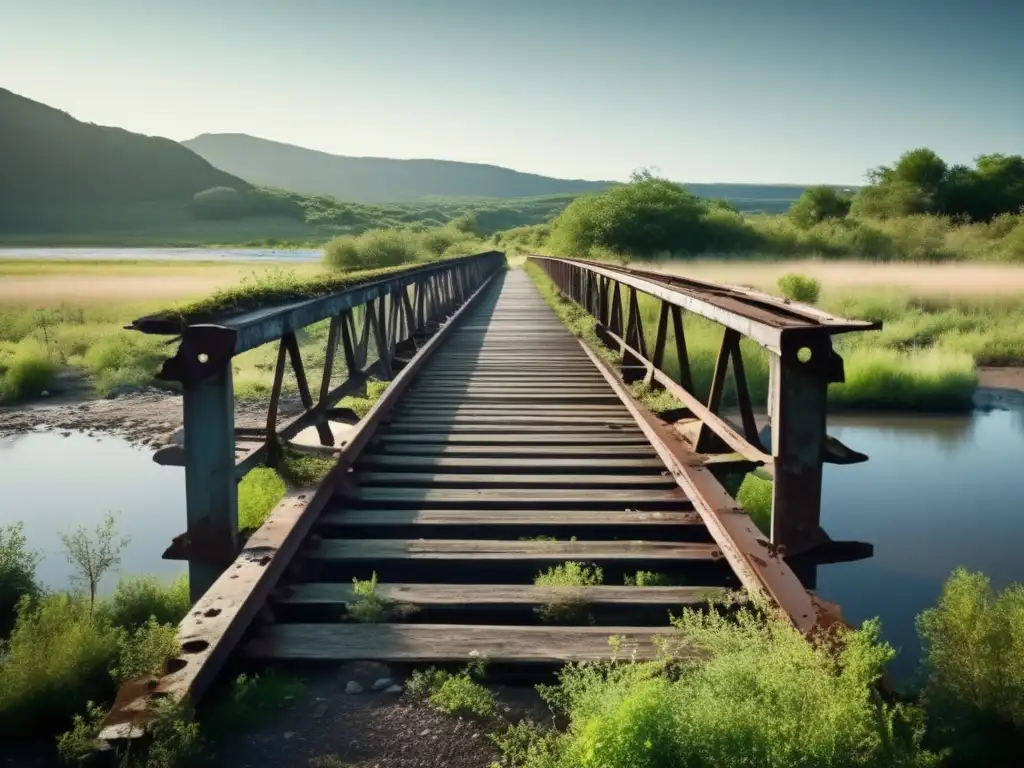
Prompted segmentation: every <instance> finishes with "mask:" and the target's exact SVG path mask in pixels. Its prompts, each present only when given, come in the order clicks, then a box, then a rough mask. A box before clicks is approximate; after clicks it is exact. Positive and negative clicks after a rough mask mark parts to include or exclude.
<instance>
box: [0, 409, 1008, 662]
mask: <svg viewBox="0 0 1024 768" xmlns="http://www.w3.org/2000/svg"><path fill="white" fill-rule="evenodd" d="M829 431H830V432H831V433H832V434H833V435H835V436H836V437H838V438H839V439H840V440H842V441H843V442H844V443H845V444H846V445H848V446H850V447H851V448H854V449H856V450H859V451H863V452H865V453H867V454H868V456H870V461H868V462H867V463H865V464H859V465H853V466H842V467H840V466H828V467H826V475H825V490H824V501H823V518H822V523H823V525H824V526H825V528H826V530H827V531H828V532H829V534H831V536H832V537H833V538H835V539H855V540H861V541H869V542H871V543H873V544H874V545H875V556H874V557H873V558H871V559H869V560H864V561H861V562H857V563H844V564H839V565H826V566H821V567H819V569H818V591H819V592H821V594H822V595H823V596H825V597H826V598H828V599H830V600H833V601H835V602H837V603H839V604H840V605H841V606H842V608H843V613H844V615H845V616H846V617H847V618H848V619H850V620H851V621H854V622H859V621H862V620H864V619H867V618H871V617H873V616H878V617H880V618H881V619H882V623H883V631H884V635H885V637H886V638H887V639H888V640H889V641H890V642H891V643H893V644H894V645H895V646H897V648H899V649H900V651H901V653H900V657H899V658H898V660H897V662H896V664H895V665H894V668H893V670H892V671H893V674H894V677H896V678H897V679H902V680H906V679H907V678H908V676H909V675H910V674H911V673H912V672H913V671H914V669H915V667H916V663H917V657H918V644H917V638H916V635H915V633H914V617H915V616H916V615H917V614H918V613H920V612H921V610H923V609H924V608H926V607H928V606H929V605H931V604H933V603H934V602H935V599H936V598H937V597H938V594H939V591H940V589H941V586H942V583H943V581H944V580H945V579H946V577H947V576H948V575H949V572H950V571H951V570H953V569H954V568H956V567H957V566H965V567H967V568H970V569H975V570H981V571H984V572H985V573H986V574H988V575H989V576H990V577H991V578H992V581H993V582H994V584H995V585H996V586H1005V585H1006V584H1009V583H1010V582H1013V581H1021V582H1024V556H1022V555H1021V544H1020V542H1021V541H1024V503H1022V501H1021V500H1022V499H1024V411H1020V410H1018V411H996V412H992V413H975V414H972V415H964V416H950V417H930V416H923V417H922V416H891V417H884V416H857V417H848V416H834V417H832V418H831V419H830V424H829ZM108 510H113V511H115V512H120V513H121V522H120V526H121V529H122V530H123V531H124V532H125V533H127V534H130V535H131V536H132V541H131V544H130V545H129V546H128V547H127V549H126V550H125V552H124V559H123V562H122V572H123V573H156V574H159V575H162V576H171V575H174V574H176V573H180V572H182V571H183V570H184V567H183V565H182V564H179V563H173V562H169V561H166V560H161V559H160V555H161V553H162V552H163V550H164V548H165V547H167V545H168V544H169V543H170V541H171V538H172V537H173V536H175V535H177V534H179V533H181V532H182V531H183V530H184V526H185V488H184V471H183V470H182V469H181V468H177V467H161V466H158V465H156V464H154V463H153V461H152V459H151V453H150V452H148V451H142V450H137V449H134V448H132V447H131V446H129V445H128V444H127V443H125V442H123V441H121V440H119V439H116V438H102V439H99V440H97V439H96V438H89V437H86V436H84V435H72V436H70V437H66V438H65V437H61V436H60V435H59V434H54V433H47V434H29V435H24V436H20V437H15V438H7V439H3V440H0V524H5V523H11V522H15V521H18V520H21V521H23V522H24V523H25V533H26V535H27V536H28V539H29V542H30V544H31V546H33V547H34V548H36V549H41V550H42V551H43V553H44V555H45V559H44V560H43V561H42V563H41V565H40V576H41V577H42V579H43V580H44V581H45V582H46V583H47V584H48V585H51V586H54V587H59V586H63V585H65V584H66V583H67V579H68V576H69V574H70V568H69V566H68V565H67V563H66V562H65V560H64V558H63V556H62V555H61V553H60V539H59V537H58V532H59V531H62V530H66V529H68V528H69V527H72V526H75V525H79V524H84V525H87V526H94V525H96V524H97V523H99V522H101V521H102V519H103V517H104V515H105V514H106V512H107V511H108ZM113 583H114V579H113V578H109V579H107V583H106V584H105V585H104V586H105V587H106V588H107V590H109V589H110V588H111V587H112V586H113Z"/></svg>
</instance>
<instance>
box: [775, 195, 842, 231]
mask: <svg viewBox="0 0 1024 768" xmlns="http://www.w3.org/2000/svg"><path fill="white" fill-rule="evenodd" d="M850 203H851V198H849V197H848V196H846V195H843V194H841V193H839V192H837V191H836V190H834V189H833V188H832V187H826V186H817V187H808V188H807V189H805V190H804V191H803V193H801V195H800V197H799V199H798V200H797V201H796V202H795V203H793V205H792V206H790V209H789V217H790V218H791V219H793V221H795V222H796V223H797V224H798V225H799V226H801V227H804V228H805V229H806V228H808V227H812V226H814V225H815V224H817V223H818V222H819V221H824V220H825V219H842V218H844V217H845V216H846V214H848V213H849V212H850Z"/></svg>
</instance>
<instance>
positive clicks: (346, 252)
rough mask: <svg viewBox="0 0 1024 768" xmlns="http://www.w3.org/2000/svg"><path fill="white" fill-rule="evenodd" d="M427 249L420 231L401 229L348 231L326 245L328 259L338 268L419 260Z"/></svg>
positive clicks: (326, 260)
mask: <svg viewBox="0 0 1024 768" xmlns="http://www.w3.org/2000/svg"><path fill="white" fill-rule="evenodd" d="M423 252H424V249H423V246H422V245H421V243H420V241H419V239H418V238H417V236H416V234H415V233H413V232H408V231H405V230H401V229H371V230H369V231H367V232H364V233H363V234H361V235H358V236H353V235H344V236H342V237H337V238H335V239H334V240H331V241H330V242H329V243H327V245H325V246H324V261H325V262H326V264H327V265H328V266H329V267H332V268H334V269H343V270H355V269H375V268H377V267H393V266H397V265H399V264H406V263H409V262H413V261H417V260H419V259H420V258H421V255H422V254H423Z"/></svg>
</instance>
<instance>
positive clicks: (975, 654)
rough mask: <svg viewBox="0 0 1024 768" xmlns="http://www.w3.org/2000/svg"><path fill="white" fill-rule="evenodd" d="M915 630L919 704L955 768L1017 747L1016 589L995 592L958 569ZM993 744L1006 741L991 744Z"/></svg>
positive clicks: (1020, 684)
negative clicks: (921, 675)
mask: <svg viewBox="0 0 1024 768" xmlns="http://www.w3.org/2000/svg"><path fill="white" fill-rule="evenodd" d="M917 628H918V634H919V635H920V637H921V640H922V644H923V646H924V654H923V657H922V659H923V665H924V671H925V673H926V676H925V686H924V704H925V707H926V709H927V711H928V713H929V717H930V723H931V724H932V727H933V728H935V730H936V736H937V737H938V738H939V739H941V740H942V741H943V742H945V743H949V744H952V745H953V746H954V753H955V757H956V758H957V760H958V761H959V763H962V764H963V765H972V764H977V762H976V760H977V756H978V755H979V754H991V753H992V752H994V751H996V749H997V747H1003V748H1004V749H1005V750H1006V754H1007V755H1010V754H1011V753H1012V750H1011V748H1012V745H1013V743H1016V745H1017V747H1018V748H1019V745H1020V744H1021V741H1020V739H1022V738H1024V584H1015V585H1013V586H1010V587H1008V588H1007V589H1005V590H1003V591H1002V592H1000V593H996V592H995V591H994V590H993V589H992V585H991V583H990V582H989V580H988V578H987V577H985V576H984V575H982V574H980V573H969V572H967V571H966V570H964V569H958V570H956V571H954V573H953V574H952V575H951V576H950V578H949V580H948V581H947V582H946V584H945V586H944V587H943V590H942V595H941V597H940V598H939V602H938V605H937V606H936V607H934V608H931V609H929V610H926V611H924V613H922V614H921V615H920V616H919V617H918V620H917ZM1013 729H1016V733H1014V731H1013ZM1000 736H1001V737H1002V739H1000V738H999V737H1000ZM999 740H1002V741H1004V742H1009V743H1004V744H1001V745H997V744H996V743H995V742H996V741H999ZM1016 756H1017V757H1018V758H1019V752H1017V755H1016ZM1007 764H1010V763H1009V762H1008V763H1007ZM1014 764H1016V761H1015V760H1014Z"/></svg>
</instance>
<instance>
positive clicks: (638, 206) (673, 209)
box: [549, 175, 706, 256]
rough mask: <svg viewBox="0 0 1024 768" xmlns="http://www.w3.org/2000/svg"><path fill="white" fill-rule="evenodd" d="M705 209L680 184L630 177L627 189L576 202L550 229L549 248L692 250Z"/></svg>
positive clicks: (701, 236)
mask: <svg viewBox="0 0 1024 768" xmlns="http://www.w3.org/2000/svg"><path fill="white" fill-rule="evenodd" d="M704 211H705V208H704V205H703V204H702V203H701V201H700V200H698V198H697V197H695V196H694V195H692V194H691V193H689V192H687V191H686V189H685V188H684V187H683V186H682V185H681V184H676V183H674V182H671V181H668V180H667V179H658V178H654V177H651V176H642V175H641V176H635V177H634V181H633V182H632V183H630V184H624V185H621V186H617V187H611V188H610V189H607V190H605V191H603V192H600V193H598V194H593V195H584V196H582V197H579V198H577V199H576V200H574V201H573V202H572V203H570V204H569V206H568V207H567V208H566V209H565V210H564V211H562V213H560V214H559V215H558V218H556V219H555V220H554V222H553V223H552V225H551V236H550V240H549V245H550V246H551V247H552V248H553V249H554V250H555V251H556V252H558V253H561V254H564V255H567V256H587V255H589V254H590V252H591V250H592V249H594V248H607V249H609V250H611V251H614V252H616V253H620V254H627V255H631V256H654V255H657V254H659V253H665V252H673V251H696V250H700V249H701V246H702V245H703V244H704V240H705V236H706V232H705V231H704V228H703V227H702V226H701V222H700V217H701V215H702V214H703V213H704Z"/></svg>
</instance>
